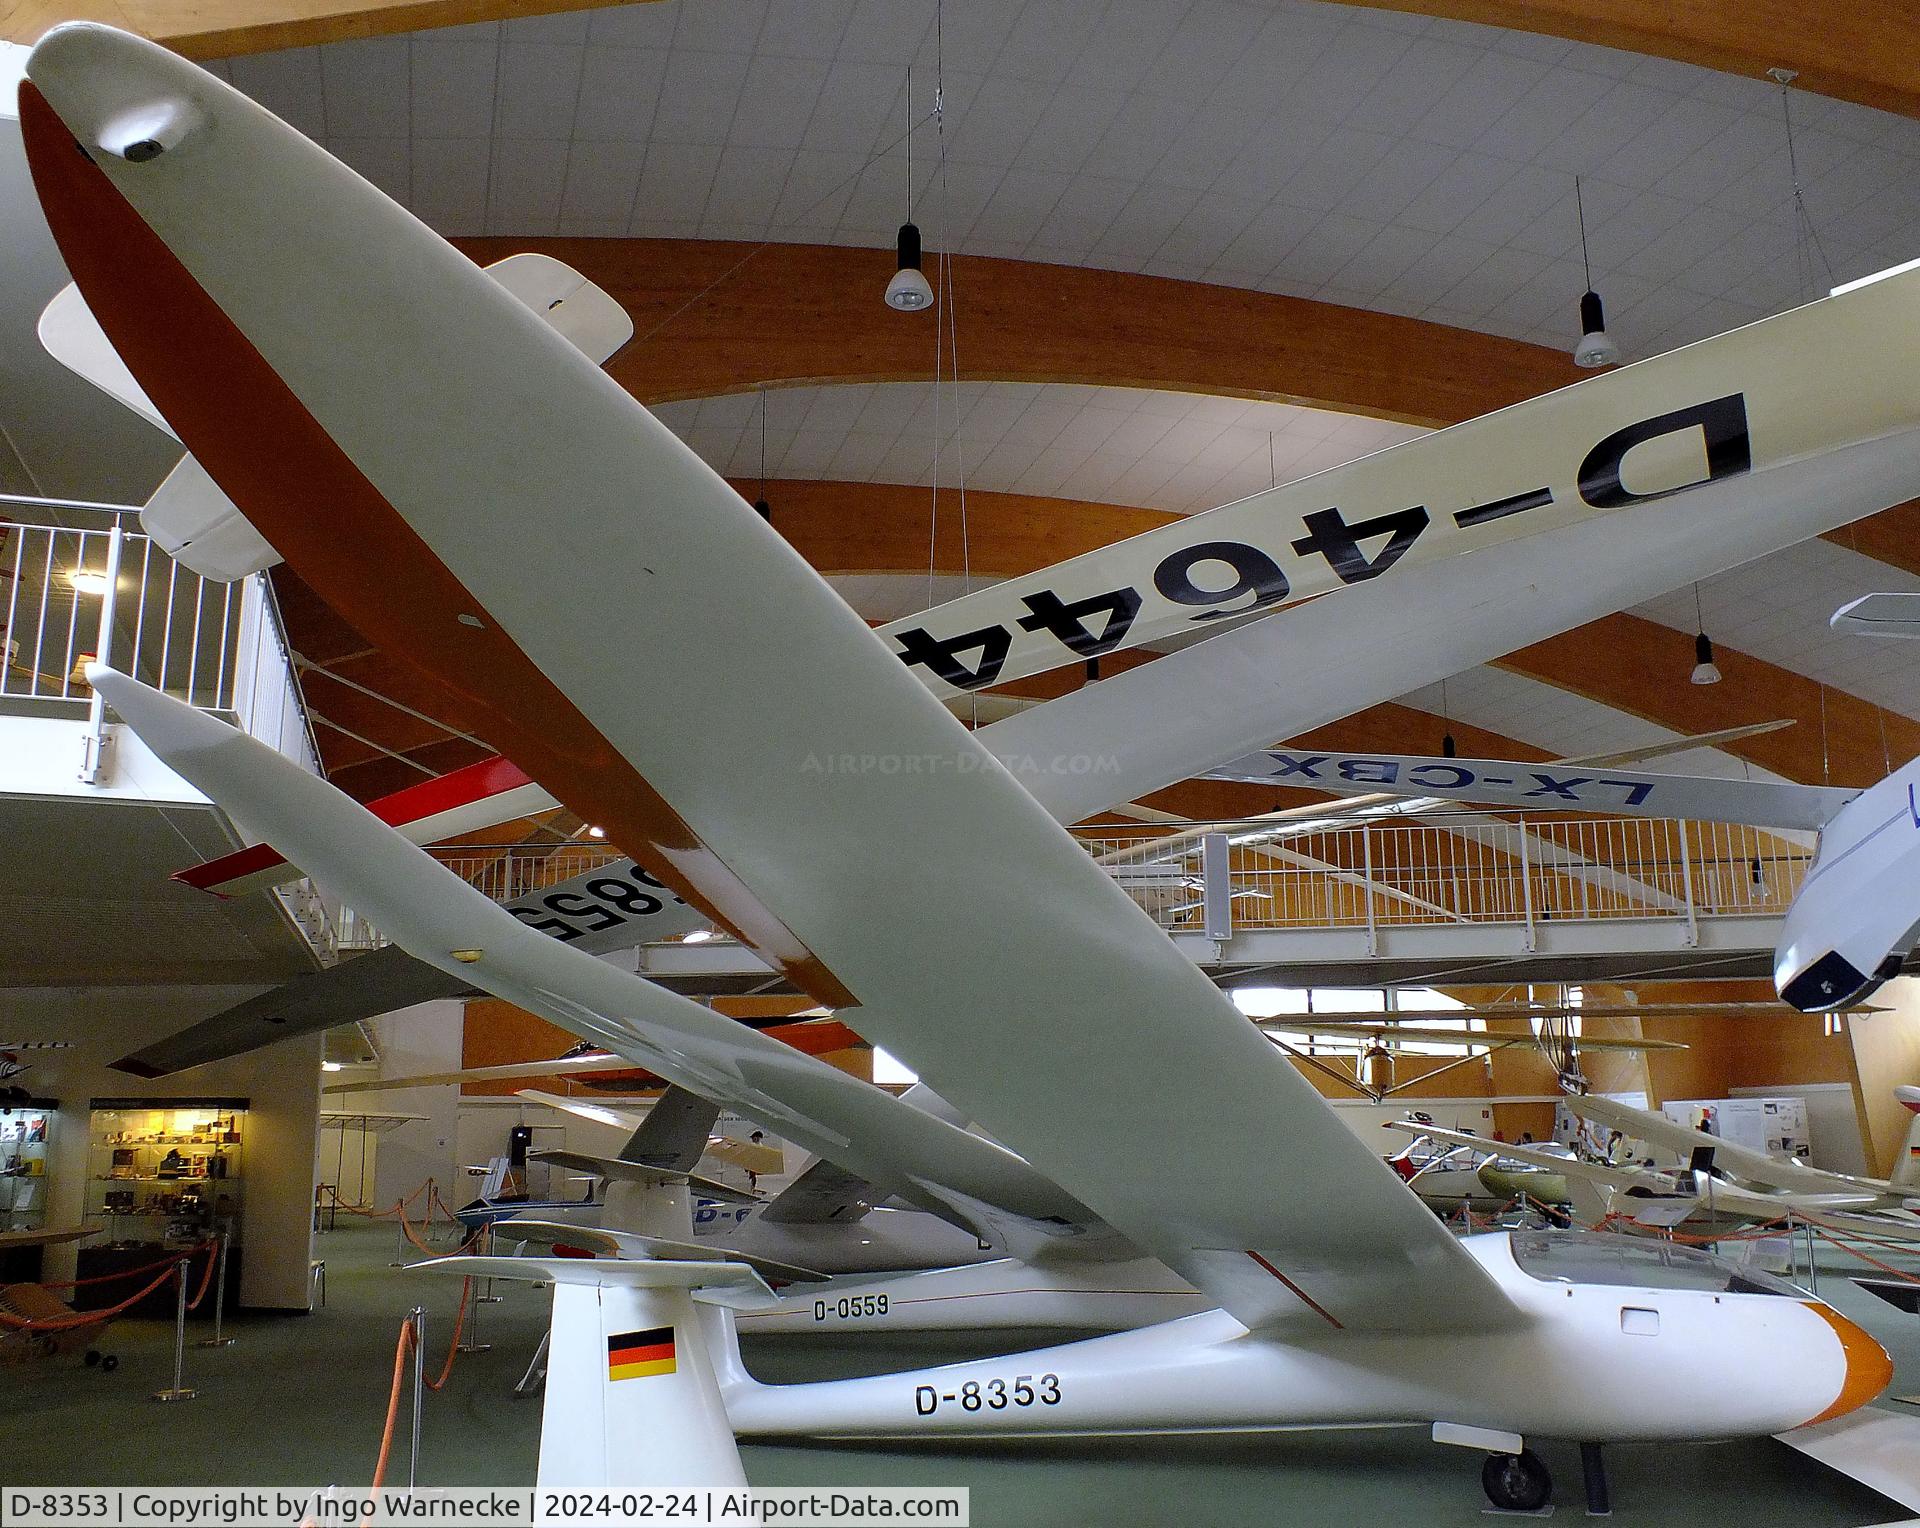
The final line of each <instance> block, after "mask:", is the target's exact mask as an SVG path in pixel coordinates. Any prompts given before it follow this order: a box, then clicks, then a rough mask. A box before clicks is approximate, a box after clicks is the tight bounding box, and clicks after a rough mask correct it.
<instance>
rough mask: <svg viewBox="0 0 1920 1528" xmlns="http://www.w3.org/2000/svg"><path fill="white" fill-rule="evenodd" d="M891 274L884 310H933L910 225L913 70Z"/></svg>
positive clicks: (913, 226) (917, 237) (917, 230)
mask: <svg viewBox="0 0 1920 1528" xmlns="http://www.w3.org/2000/svg"><path fill="white" fill-rule="evenodd" d="M893 247H894V257H895V270H894V273H893V280H891V281H889V282H888V283H887V306H888V307H889V308H893V309H895V310H897V311H898V312H901V313H918V312H919V311H920V310H921V309H923V308H929V307H932V306H933V288H932V287H930V286H929V285H927V277H926V273H925V272H924V271H922V270H921V269H920V227H919V225H918V224H917V223H915V222H914V221H913V67H912V65H908V67H907V220H906V222H904V223H902V224H901V225H900V232H899V233H898V234H896V235H895V236H894V243H893Z"/></svg>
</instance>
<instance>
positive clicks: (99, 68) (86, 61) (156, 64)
mask: <svg viewBox="0 0 1920 1528" xmlns="http://www.w3.org/2000/svg"><path fill="white" fill-rule="evenodd" d="M199 79H200V74H199V71H198V70H196V69H195V68H194V67H193V65H191V64H189V63H187V62H186V60H184V59H182V58H179V57H176V56H175V55H174V54H172V53H169V52H168V51H167V50H166V49H165V48H162V47H159V46H158V45H156V44H154V43H151V42H148V41H147V40H146V39H145V38H144V37H135V36H134V35H133V34H132V33H131V32H122V31H120V30H119V29H118V28H115V27H108V26H100V25H99V24H97V23H95V22H89V21H70V22H67V23H64V24H63V25H61V26H57V27H55V28H54V29H53V30H52V31H51V32H49V33H47V35H46V36H45V37H43V38H41V39H40V41H39V42H38V43H36V44H35V45H34V49H33V52H32V53H30V54H29V55H28V56H27V80H28V83H29V84H30V85H31V86H32V88H33V89H35V90H36V91H38V92H39V94H40V96H41V98H42V99H43V100H44V101H45V102H46V103H47V105H48V106H50V107H52V108H53V111H54V114H55V115H56V116H58V117H59V118H60V120H61V122H62V123H64V124H65V125H66V128H67V131H68V132H70V133H72V134H73V136H74V137H75V138H76V139H77V140H78V141H79V143H80V145H81V146H82V147H83V148H85V149H86V150H87V151H88V152H89V153H90V154H97V155H102V156H110V157H111V158H114V159H119V160H123V161H125V162H126V163H128V164H133V165H141V164H147V163H150V162H151V161H153V160H156V159H159V158H161V157H162V156H164V155H166V154H168V153H171V152H172V151H173V150H174V149H177V148H179V147H180V146H181V145H182V144H184V143H187V142H189V141H190V140H191V139H192V138H193V137H194V136H195V135H196V134H197V133H199V132H200V131H201V130H202V129H204V128H205V126H206V125H207V122H208V116H207V111H206V107H205V104H204V103H203V102H202V101H201V100H200V95H201V92H202V88H203V87H202V86H201V85H200V84H199V83H198V82H199Z"/></svg>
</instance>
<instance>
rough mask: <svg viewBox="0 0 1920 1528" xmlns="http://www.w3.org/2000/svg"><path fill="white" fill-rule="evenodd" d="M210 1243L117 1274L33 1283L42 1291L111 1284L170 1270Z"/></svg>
mask: <svg viewBox="0 0 1920 1528" xmlns="http://www.w3.org/2000/svg"><path fill="white" fill-rule="evenodd" d="M212 1245H213V1243H212V1242H211V1241H204V1242H201V1243H200V1245H199V1246H197V1247H189V1248H187V1250H186V1251H184V1252H169V1253H168V1254H167V1255H166V1256H165V1257H163V1258H157V1259H155V1260H154V1261H153V1262H151V1263H142V1264H141V1265H140V1266H139V1267H138V1268H122V1269H121V1270H120V1271H119V1272H118V1273H96V1274H94V1275H93V1276H92V1277H91V1278H86V1279H37V1280H35V1281H34V1282H36V1283H37V1284H39V1286H40V1287H41V1288H42V1289H78V1288H79V1287H80V1286H81V1285H82V1284H111V1283H113V1282H114V1281H115V1280H116V1279H131V1278H134V1277H136V1276H137V1275H139V1274H142V1273H151V1272H152V1271H153V1270H154V1269H156V1268H171V1267H172V1266H173V1265H174V1264H175V1263H177V1262H179V1261H180V1260H181V1259H182V1258H183V1257H192V1256H194V1255H195V1254H196V1253H200V1252H204V1251H206V1250H207V1248H209V1247H211V1246H212Z"/></svg>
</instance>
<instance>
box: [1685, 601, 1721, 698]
mask: <svg viewBox="0 0 1920 1528" xmlns="http://www.w3.org/2000/svg"><path fill="white" fill-rule="evenodd" d="M1693 623H1694V633H1695V634H1694V638H1693V673H1692V674H1691V675H1689V676H1688V677H1689V678H1690V679H1691V680H1692V681H1693V683H1695V684H1718V683H1719V682H1720V666H1719V665H1718V664H1717V663H1715V662H1714V661H1713V639H1712V638H1710V637H1709V636H1708V635H1707V621H1706V617H1705V616H1704V615H1702V614H1701V611H1700V586H1699V585H1698V584H1695V585H1694V586H1693Z"/></svg>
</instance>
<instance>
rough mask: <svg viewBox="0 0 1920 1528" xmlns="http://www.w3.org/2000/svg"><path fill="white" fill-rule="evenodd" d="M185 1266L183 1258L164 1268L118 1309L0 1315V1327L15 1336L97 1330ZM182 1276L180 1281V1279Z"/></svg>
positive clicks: (4, 1312)
mask: <svg viewBox="0 0 1920 1528" xmlns="http://www.w3.org/2000/svg"><path fill="white" fill-rule="evenodd" d="M185 1264H186V1259H184V1258H181V1259H177V1260H176V1261H174V1262H171V1263H169V1264H168V1265H167V1267H165V1268H163V1269H162V1270H161V1271H160V1272H159V1273H157V1274H155V1275H154V1276H153V1280H152V1282H151V1283H149V1284H147V1285H146V1286H145V1287H144V1288H141V1289H137V1290H135V1291H134V1292H133V1293H132V1294H130V1295H128V1296H127V1297H126V1299H124V1300H122V1301H121V1302H120V1303H119V1304H118V1305H109V1306H107V1307H105V1308H104V1309H102V1310H77V1311H72V1312H70V1313H69V1314H67V1315H64V1316H38V1317H34V1316H15V1315H12V1314H10V1313H9V1312H6V1311H0V1326H4V1327H7V1328H10V1329H11V1330H13V1331H16V1332H65V1331H71V1330H73V1329H74V1328H76V1327H82V1326H97V1325H99V1324H100V1323H101V1322H104V1321H111V1320H112V1319H113V1318H114V1317H115V1316H117V1315H119V1314H120V1313H121V1312H122V1311H124V1310H126V1309H127V1308H128V1307H129V1306H133V1305H137V1304H139V1303H140V1301H142V1300H144V1299H145V1298H146V1297H147V1296H148V1295H150V1294H152V1293H153V1292H154V1291H155V1290H156V1289H158V1288H159V1287H160V1286H161V1285H162V1284H164V1283H166V1282H167V1280H168V1279H170V1278H172V1277H173V1270H174V1269H175V1268H177V1267H184V1266H185ZM182 1276H183V1277H184V1275H182Z"/></svg>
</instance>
